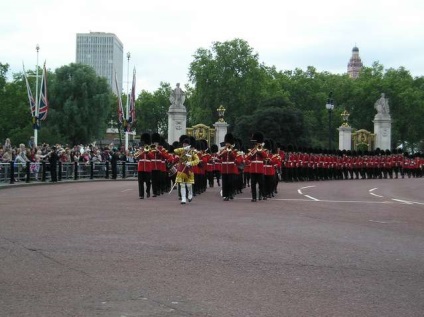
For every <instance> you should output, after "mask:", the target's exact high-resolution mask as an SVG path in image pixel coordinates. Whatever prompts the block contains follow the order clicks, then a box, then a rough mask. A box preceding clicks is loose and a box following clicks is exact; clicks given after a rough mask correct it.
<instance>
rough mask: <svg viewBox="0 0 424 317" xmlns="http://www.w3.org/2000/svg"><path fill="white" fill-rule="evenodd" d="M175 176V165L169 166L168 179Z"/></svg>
mask: <svg viewBox="0 0 424 317" xmlns="http://www.w3.org/2000/svg"><path fill="white" fill-rule="evenodd" d="M175 174H177V167H176V165H174V166H171V167H170V168H169V169H168V177H172V176H174V175H175Z"/></svg>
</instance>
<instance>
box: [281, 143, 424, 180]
mask: <svg viewBox="0 0 424 317" xmlns="http://www.w3.org/2000/svg"><path fill="white" fill-rule="evenodd" d="M280 153H281V154H280V155H281V156H282V158H283V159H282V163H283V164H282V171H281V173H282V180H283V181H285V182H294V181H320V180H341V179H383V178H398V177H399V176H400V177H402V178H404V177H405V175H407V176H408V177H411V176H412V177H422V175H423V166H424V156H423V155H421V153H417V154H415V155H409V154H408V153H402V151H401V150H395V151H393V152H391V151H390V150H386V151H382V150H380V149H376V150H375V151H365V152H360V151H346V150H343V151H332V152H331V151H327V150H324V151H321V150H318V149H308V150H297V151H296V150H293V147H287V148H282V149H281V150H280Z"/></svg>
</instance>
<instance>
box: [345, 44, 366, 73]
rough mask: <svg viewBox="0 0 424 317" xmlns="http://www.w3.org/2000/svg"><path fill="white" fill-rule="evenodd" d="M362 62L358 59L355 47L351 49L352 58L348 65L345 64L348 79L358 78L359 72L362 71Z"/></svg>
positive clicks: (357, 50) (357, 51)
mask: <svg viewBox="0 0 424 317" xmlns="http://www.w3.org/2000/svg"><path fill="white" fill-rule="evenodd" d="M362 66H363V64H362V61H361V58H360V57H359V49H358V48H357V47H356V46H355V47H354V48H353V49H352V57H351V58H350V60H349V63H348V64H347V73H348V75H349V77H350V78H354V79H355V78H358V76H359V72H360V71H361V69H362Z"/></svg>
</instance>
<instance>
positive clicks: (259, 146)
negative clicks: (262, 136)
mask: <svg viewBox="0 0 424 317" xmlns="http://www.w3.org/2000/svg"><path fill="white" fill-rule="evenodd" d="M255 150H256V151H258V152H260V151H262V150H263V144H262V143H259V144H257V145H256V146H255Z"/></svg>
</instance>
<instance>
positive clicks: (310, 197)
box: [305, 195, 320, 201]
mask: <svg viewBox="0 0 424 317" xmlns="http://www.w3.org/2000/svg"><path fill="white" fill-rule="evenodd" d="M305 197H308V198H309V199H312V200H315V201H320V200H319V199H316V198H314V197H312V196H309V195H305Z"/></svg>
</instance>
